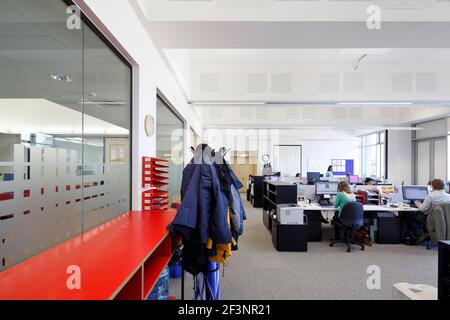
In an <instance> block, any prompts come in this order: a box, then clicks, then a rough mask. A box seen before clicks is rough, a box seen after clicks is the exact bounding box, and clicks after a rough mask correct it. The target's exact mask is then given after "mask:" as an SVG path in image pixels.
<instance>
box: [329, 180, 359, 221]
mask: <svg viewBox="0 0 450 320" xmlns="http://www.w3.org/2000/svg"><path fill="white" fill-rule="evenodd" d="M351 201H356V196H355V194H354V193H353V192H352V190H351V189H350V185H349V184H348V182H347V181H341V182H339V184H338V194H337V196H336V200H335V201H334V207H335V208H336V209H338V217H339V216H340V214H341V210H342V208H343V207H344V205H346V204H347V203H348V202H351Z"/></svg>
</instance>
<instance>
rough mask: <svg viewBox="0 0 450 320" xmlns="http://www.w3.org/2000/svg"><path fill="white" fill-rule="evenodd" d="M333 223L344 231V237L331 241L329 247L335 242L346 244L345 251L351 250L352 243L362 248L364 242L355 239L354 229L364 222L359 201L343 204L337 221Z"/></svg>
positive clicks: (362, 207)
mask: <svg viewBox="0 0 450 320" xmlns="http://www.w3.org/2000/svg"><path fill="white" fill-rule="evenodd" d="M333 224H334V225H335V226H336V227H337V228H340V229H341V230H342V231H343V232H344V239H342V240H335V241H332V242H331V243H330V247H333V246H334V245H335V244H336V243H344V244H346V245H347V252H350V251H351V245H352V244H355V245H358V246H360V247H361V250H364V244H362V243H361V242H359V241H357V240H356V239H355V234H356V231H357V230H358V229H359V228H360V227H362V225H363V224H364V206H363V205H362V204H361V203H359V202H349V203H347V204H346V205H344V207H343V208H342V212H341V216H340V218H339V221H334V222H333Z"/></svg>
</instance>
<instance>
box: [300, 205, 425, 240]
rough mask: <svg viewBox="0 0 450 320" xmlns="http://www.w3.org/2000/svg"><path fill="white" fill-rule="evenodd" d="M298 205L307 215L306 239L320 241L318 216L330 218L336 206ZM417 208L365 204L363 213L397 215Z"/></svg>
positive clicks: (320, 233) (367, 214) (367, 215)
mask: <svg viewBox="0 0 450 320" xmlns="http://www.w3.org/2000/svg"><path fill="white" fill-rule="evenodd" d="M299 206H300V207H301V208H302V209H303V211H304V214H305V215H306V216H307V217H308V221H309V223H308V233H309V234H308V241H322V222H321V219H320V218H319V217H320V216H323V217H325V218H327V219H328V220H331V219H332V218H333V216H334V214H335V212H336V208H334V207H332V206H331V207H322V206H320V205H319V204H317V203H312V204H308V205H305V204H300V203H299ZM417 211H419V209H417V208H410V207H398V208H393V207H390V206H384V205H378V206H377V205H365V206H364V213H365V216H366V217H367V218H368V217H370V216H371V215H375V214H376V213H377V212H392V213H394V214H395V215H397V216H398V215H399V213H400V212H401V213H403V212H405V213H406V212H417Z"/></svg>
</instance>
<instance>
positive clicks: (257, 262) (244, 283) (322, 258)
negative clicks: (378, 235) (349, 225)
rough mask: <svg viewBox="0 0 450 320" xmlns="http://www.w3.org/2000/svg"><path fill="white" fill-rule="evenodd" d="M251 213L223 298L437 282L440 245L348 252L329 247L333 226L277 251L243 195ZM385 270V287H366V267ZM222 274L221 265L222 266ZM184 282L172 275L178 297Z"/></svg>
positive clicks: (344, 295) (340, 295) (188, 283)
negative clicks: (302, 248) (303, 245)
mask: <svg viewBox="0 0 450 320" xmlns="http://www.w3.org/2000/svg"><path fill="white" fill-rule="evenodd" d="M244 204H245V207H246V213H247V219H248V220H247V221H246V223H245V230H244V235H243V236H242V237H241V238H240V239H239V251H237V252H233V256H232V257H231V258H230V260H229V262H228V265H227V266H226V267H225V273H224V275H223V277H222V278H221V295H222V299H223V300H230V299H237V300H243V299H249V300H252V299H261V300H264V299H275V300H278V299H281V300H292V299H296V300H297V299H298V300H301V299H314V300H316V299H320V300H324V299H327V300H329V299H364V300H367V299H368V300H374V299H392V292H393V284H394V283H398V282H408V283H413V284H428V285H432V286H434V287H437V262H438V256H437V250H436V249H432V250H426V248H425V247H424V246H406V245H377V244H374V245H373V246H372V247H367V248H366V250H365V251H360V250H359V249H357V247H355V250H354V251H352V252H351V253H347V252H346V251H345V249H344V248H343V247H334V248H332V247H330V246H329V241H328V239H329V235H331V234H332V232H331V231H332V230H331V229H330V227H327V226H325V225H324V232H323V241H322V242H313V243H308V252H277V251H276V250H275V249H274V247H273V245H272V238H271V235H270V233H269V232H268V230H267V229H266V228H265V226H264V225H263V223H262V209H259V208H253V207H252V206H251V205H250V203H248V202H247V201H245V200H244ZM371 265H376V266H378V267H379V268H380V271H381V277H380V279H381V288H380V289H372V290H370V289H368V288H367V285H366V283H367V279H368V277H369V276H370V275H369V274H368V273H367V268H368V267H369V266H371ZM221 274H222V268H221ZM180 288H181V281H180V280H179V279H171V280H170V293H171V295H174V296H176V297H177V299H179V298H180ZM192 296H193V282H192V275H190V274H188V273H186V274H185V299H187V300H189V299H192Z"/></svg>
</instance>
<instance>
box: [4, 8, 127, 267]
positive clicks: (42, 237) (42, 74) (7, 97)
mask: <svg viewBox="0 0 450 320" xmlns="http://www.w3.org/2000/svg"><path fill="white" fill-rule="evenodd" d="M0 30H1V32H0V111H1V117H0V270H4V269H6V268H8V267H10V266H12V265H14V264H17V263H18V262H20V261H23V260H25V259H27V258H29V257H31V256H33V255H35V254H38V253H40V252H42V251H43V250H45V249H48V248H50V247H52V246H54V245H56V244H58V243H61V242H62V241H64V240H67V239H69V238H72V237H74V236H75V235H77V234H79V233H81V232H82V231H83V230H87V229H89V228H90V227H93V226H95V225H97V224H99V223H101V222H103V221H106V220H108V219H110V218H112V217H114V216H116V215H118V214H120V213H124V212H126V211H128V210H129V209H130V183H129V178H130V164H129V157H128V154H129V151H130V147H129V138H130V132H129V129H130V112H131V109H130V91H131V80H130V79H131V70H130V68H129V67H128V66H127V65H126V64H125V63H124V62H122V61H121V60H120V59H118V58H117V56H116V55H115V54H114V53H113V52H112V51H111V50H110V49H109V48H108V47H107V46H106V45H105V44H104V42H103V41H102V40H101V39H99V38H98V37H97V36H96V34H95V33H94V32H93V31H92V30H91V29H90V27H89V26H88V25H87V24H85V23H84V22H83V21H82V19H80V17H79V16H78V15H77V14H76V11H75V12H74V10H72V8H68V6H67V5H66V4H65V3H64V1H61V0H33V1H28V0H4V1H0ZM112 150H115V151H112ZM113 155H116V156H115V157H113Z"/></svg>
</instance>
